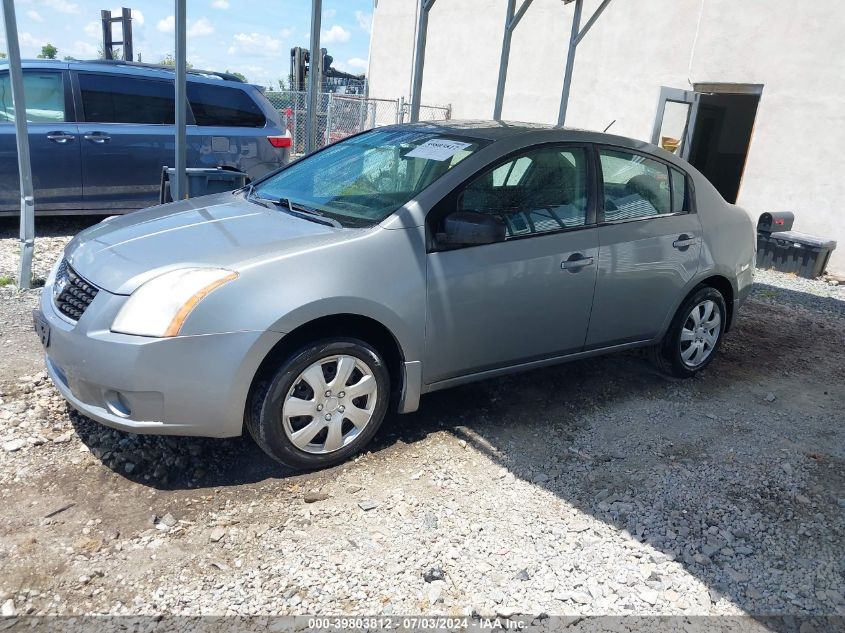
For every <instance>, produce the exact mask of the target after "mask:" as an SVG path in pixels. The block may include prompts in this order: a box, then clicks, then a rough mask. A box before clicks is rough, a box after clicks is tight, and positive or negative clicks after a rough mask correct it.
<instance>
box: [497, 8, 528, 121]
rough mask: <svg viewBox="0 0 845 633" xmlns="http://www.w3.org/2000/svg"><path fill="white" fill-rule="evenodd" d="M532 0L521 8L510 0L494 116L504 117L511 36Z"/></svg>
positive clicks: (503, 37)
mask: <svg viewBox="0 0 845 633" xmlns="http://www.w3.org/2000/svg"><path fill="white" fill-rule="evenodd" d="M531 2H532V0H523V3H522V5H521V6H520V7H519V10H518V11H517V10H516V0H508V12H507V16H506V18H505V32H504V33H503V35H502V58H501V60H500V61H499V80H498V83H497V84H496V103H495V105H494V106H493V118H494V119H496V120H497V121H498V120H499V119H501V118H502V102H503V101H504V99H505V83H506V82H507V79H508V63H509V62H510V56H511V37H512V35H513V31H514V29H515V28H516V25H517V24H519V21H520V20H521V19H522V16H523V15H525V12H526V11H527V10H528V7H530V6H531Z"/></svg>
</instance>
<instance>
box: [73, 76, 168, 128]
mask: <svg viewBox="0 0 845 633" xmlns="http://www.w3.org/2000/svg"><path fill="white" fill-rule="evenodd" d="M79 90H80V92H81V94H82V112H83V116H84V117H85V121H86V122H88V123H141V124H147V125H164V124H169V125H172V124H173V120H174V111H173V110H174V103H175V98H174V92H173V83H172V82H169V81H160V80H157V79H142V78H138V77H130V76H128V75H100V74H96V73H79Z"/></svg>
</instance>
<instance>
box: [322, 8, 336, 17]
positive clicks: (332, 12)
mask: <svg viewBox="0 0 845 633" xmlns="http://www.w3.org/2000/svg"><path fill="white" fill-rule="evenodd" d="M336 15H337V9H326V10H325V11H323V17H324V18H328V19H331V18H333V17H334V16H336Z"/></svg>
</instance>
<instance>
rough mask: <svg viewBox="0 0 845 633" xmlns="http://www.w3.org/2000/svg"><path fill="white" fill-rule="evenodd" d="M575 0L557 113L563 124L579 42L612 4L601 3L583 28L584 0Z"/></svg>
mask: <svg viewBox="0 0 845 633" xmlns="http://www.w3.org/2000/svg"><path fill="white" fill-rule="evenodd" d="M574 1H575V12H574V13H573V14H572V31H571V32H570V35H569V52H568V53H567V55H566V69H565V71H564V75H563V89H562V90H561V94H560V110H558V115H557V124H558V125H563V124H564V123H566V109H567V106H568V105H569V91H570V88H571V86H572V70H573V69H574V67H575V50H576V48H577V47H578V43H579V42H580V41H581V40H582V39H584V36H585V35H586V34H587V32H588V31H589V30H590V29H591V28H592V27H593V24H595V23H596V20H598V19H599V17H600V16H601V14H602V12H604V10H605V9H606V8H607V5H609V4H610V0H603V2H602V3H601V4H600V5H599V7H598V8H597V9H596V10H595V12H594V13H593V15H592V16H590V19H589V20H587V23H586V24H585V25H584V28H583V29H581V28H580V27H581V10H582V9H583V7H584V0H574ZM564 2H565V3H566V4H569V3H570V2H572V0H564Z"/></svg>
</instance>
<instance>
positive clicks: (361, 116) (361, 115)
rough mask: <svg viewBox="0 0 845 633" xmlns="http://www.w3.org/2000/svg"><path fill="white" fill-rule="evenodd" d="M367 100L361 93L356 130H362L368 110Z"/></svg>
mask: <svg viewBox="0 0 845 633" xmlns="http://www.w3.org/2000/svg"><path fill="white" fill-rule="evenodd" d="M368 104H369V101H368V100H367V98H366V97H364V96H363V95H362V97H361V101H360V103H359V104H358V131H359V132H363V131H364V125H365V124H366V121H367V111H368V110H369V105H368Z"/></svg>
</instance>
